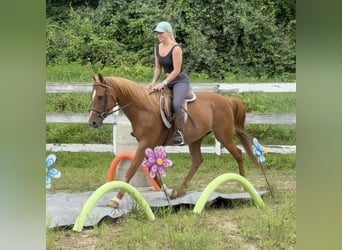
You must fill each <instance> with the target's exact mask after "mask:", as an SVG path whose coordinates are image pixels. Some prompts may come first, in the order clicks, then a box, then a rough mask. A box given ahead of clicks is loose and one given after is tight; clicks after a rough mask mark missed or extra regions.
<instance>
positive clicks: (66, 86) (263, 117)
mask: <svg viewBox="0 0 342 250" xmlns="http://www.w3.org/2000/svg"><path fill="white" fill-rule="evenodd" d="M91 89H92V83H47V85H46V93H48V94H56V93H90V92H91ZM192 89H193V90H194V91H195V92H196V91H209V92H216V93H248V92H264V93H289V92H296V83H229V84H228V83H201V84H192ZM88 116H89V114H88V113H87V114H75V113H47V114H46V123H88ZM120 121H127V118H126V117H125V116H124V115H119V114H118V112H116V113H115V114H114V115H112V116H109V117H107V118H106V119H105V120H104V123H105V124H113V144H46V150H47V151H52V152H58V151H68V152H82V151H84V152H113V153H116V150H115V149H116V136H115V135H116V124H117V123H118V122H120ZM246 124H296V114H295V113H267V114H266V113H263V114H256V113H247V116H246ZM264 146H265V147H267V149H268V152H270V153H283V154H287V153H295V152H296V146H295V145H264ZM201 150H202V152H203V153H216V154H217V155H220V154H221V153H228V152H227V150H226V149H221V145H220V143H219V142H218V141H216V142H215V145H214V146H202V147H201ZM166 151H167V152H169V153H188V152H189V150H188V147H185V146H183V147H181V146H167V147H166Z"/></svg>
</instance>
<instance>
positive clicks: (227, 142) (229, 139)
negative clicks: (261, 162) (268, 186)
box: [215, 133, 245, 177]
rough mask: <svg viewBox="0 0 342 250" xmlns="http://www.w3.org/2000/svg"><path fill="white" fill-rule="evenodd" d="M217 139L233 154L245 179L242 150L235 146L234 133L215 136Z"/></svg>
mask: <svg viewBox="0 0 342 250" xmlns="http://www.w3.org/2000/svg"><path fill="white" fill-rule="evenodd" d="M215 136H216V139H217V140H218V141H219V142H221V143H222V144H223V146H224V147H225V148H226V149H227V150H228V151H229V153H231V155H232V156H233V157H234V159H235V161H236V162H237V164H238V167H239V173H240V175H241V176H244V177H245V170H244V168H243V160H242V153H241V150H240V149H239V148H238V147H237V146H236V145H235V143H234V140H233V136H234V134H233V133H229V134H227V133H225V136H220V135H218V134H215Z"/></svg>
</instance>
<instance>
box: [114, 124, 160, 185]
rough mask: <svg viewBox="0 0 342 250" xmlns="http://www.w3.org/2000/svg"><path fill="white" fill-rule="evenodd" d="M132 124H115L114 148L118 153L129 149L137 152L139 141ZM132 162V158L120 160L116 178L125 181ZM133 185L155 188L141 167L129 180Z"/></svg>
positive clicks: (115, 152)
mask: <svg viewBox="0 0 342 250" xmlns="http://www.w3.org/2000/svg"><path fill="white" fill-rule="evenodd" d="M131 132H132V126H131V123H130V122H129V121H116V122H115V123H114V125H113V150H114V154H115V155H118V154H119V153H121V152H125V151H129V152H133V153H134V154H135V151H136V149H137V146H138V143H137V140H136V139H135V138H134V137H133V136H131V134H130V133H131ZM130 164H131V160H129V159H124V160H122V161H120V163H119V165H118V167H117V168H116V173H115V179H117V180H121V181H125V177H126V172H127V170H128V168H129V166H130ZM129 184H131V185H132V186H134V187H136V188H137V189H139V190H154V188H153V186H152V185H151V182H150V180H149V178H148V177H147V176H146V174H145V172H144V171H143V170H142V169H141V168H140V167H139V168H138V170H137V172H136V173H135V175H134V176H133V177H132V179H131V181H130V182H129Z"/></svg>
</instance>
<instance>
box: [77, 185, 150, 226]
mask: <svg viewBox="0 0 342 250" xmlns="http://www.w3.org/2000/svg"><path fill="white" fill-rule="evenodd" d="M113 189H123V190H125V191H126V192H127V193H128V194H129V195H130V196H132V198H134V200H136V202H137V203H138V204H139V206H140V207H141V208H142V209H143V211H144V212H145V214H146V216H147V218H148V219H149V220H150V221H153V220H155V216H154V214H153V212H152V210H151V208H150V206H149V205H148V203H147V201H146V200H145V198H144V197H143V196H142V195H141V194H140V192H139V191H138V190H137V189H136V188H135V187H133V186H132V185H130V184H127V183H126V182H123V181H112V182H107V183H105V184H103V185H102V186H101V187H99V188H98V189H96V191H95V192H94V193H92V195H91V196H90V197H89V198H88V200H87V201H86V203H85V204H84V205H83V207H82V210H81V213H80V214H79V216H78V217H77V219H76V222H75V224H74V226H73V228H72V230H73V231H76V232H81V231H82V229H83V226H84V223H85V221H86V219H87V218H88V215H89V214H90V212H91V210H92V209H93V207H94V206H95V204H96V202H97V201H98V200H99V199H100V198H101V197H102V196H103V195H105V194H106V193H107V192H109V191H111V190H113Z"/></svg>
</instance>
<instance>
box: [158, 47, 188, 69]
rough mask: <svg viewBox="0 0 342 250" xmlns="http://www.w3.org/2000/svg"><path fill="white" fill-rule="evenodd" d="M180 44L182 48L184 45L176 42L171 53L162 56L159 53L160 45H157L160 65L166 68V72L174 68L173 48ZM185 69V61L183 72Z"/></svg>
mask: <svg viewBox="0 0 342 250" xmlns="http://www.w3.org/2000/svg"><path fill="white" fill-rule="evenodd" d="M176 46H179V47H180V48H181V49H182V47H181V46H180V45H179V44H175V45H174V46H173V47H172V48H171V49H170V51H169V53H168V54H167V55H166V56H161V55H160V54H159V45H157V49H156V53H157V58H158V62H159V64H160V66H162V68H163V69H164V73H171V72H172V70H173V60H172V51H173V49H174V48H175V47H176ZM182 71H183V62H182V66H181V72H182Z"/></svg>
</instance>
